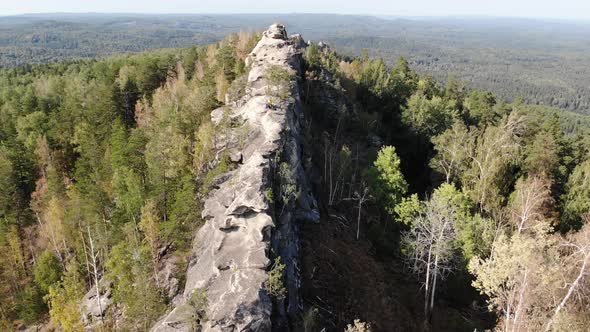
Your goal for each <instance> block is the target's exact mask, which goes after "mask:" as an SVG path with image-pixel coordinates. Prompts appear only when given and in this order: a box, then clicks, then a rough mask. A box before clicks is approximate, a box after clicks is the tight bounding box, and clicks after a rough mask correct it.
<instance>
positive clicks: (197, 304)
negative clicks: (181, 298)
mask: <svg viewBox="0 0 590 332" xmlns="http://www.w3.org/2000/svg"><path fill="white" fill-rule="evenodd" d="M188 303H189V305H190V306H191V307H192V308H193V310H194V311H195V316H196V318H197V319H198V320H200V321H201V322H204V321H206V320H207V308H208V306H209V300H208V299H207V290H206V289H203V288H197V289H195V290H193V292H192V294H191V297H190V299H189V300H188Z"/></svg>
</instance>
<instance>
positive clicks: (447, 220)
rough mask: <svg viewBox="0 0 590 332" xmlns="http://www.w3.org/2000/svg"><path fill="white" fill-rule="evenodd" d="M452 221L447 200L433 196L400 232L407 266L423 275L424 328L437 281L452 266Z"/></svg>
mask: <svg viewBox="0 0 590 332" xmlns="http://www.w3.org/2000/svg"><path fill="white" fill-rule="evenodd" d="M454 224H455V211H454V210H453V208H452V207H451V206H450V204H448V202H445V200H444V199H443V198H433V199H431V200H430V201H428V202H426V204H425V211H424V213H423V214H422V215H420V216H419V217H418V218H417V219H416V220H415V222H414V223H413V224H412V228H411V230H410V231H409V232H407V233H405V234H404V236H403V240H402V241H403V244H404V246H405V247H406V248H407V249H408V261H409V266H410V267H411V269H412V271H413V272H414V273H416V274H417V275H419V276H420V278H422V279H423V285H424V326H425V328H428V326H429V325H430V322H431V318H432V311H433V309H434V299H435V294H436V284H437V281H438V280H439V279H440V280H443V279H444V278H445V277H446V276H447V275H448V273H449V272H451V271H452V269H453V242H454V241H455V238H456V236H455V227H454Z"/></svg>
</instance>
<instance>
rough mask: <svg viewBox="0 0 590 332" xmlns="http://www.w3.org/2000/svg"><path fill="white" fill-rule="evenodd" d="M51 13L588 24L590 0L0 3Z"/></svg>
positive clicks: (1, 11) (4, 11) (2, 8)
mask: <svg viewBox="0 0 590 332" xmlns="http://www.w3.org/2000/svg"><path fill="white" fill-rule="evenodd" d="M52 12H108V13H114V12H127V13H129V12H133V13H293V12H298V13H340V14H373V15H400V16H471V15H478V16H479V15H485V16H519V17H537V18H566V19H590V0H293V1H289V0H213V1H211V0H92V1H90V0H0V16H3V15H14V14H23V13H52Z"/></svg>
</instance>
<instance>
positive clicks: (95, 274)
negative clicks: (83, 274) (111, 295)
mask: <svg viewBox="0 0 590 332" xmlns="http://www.w3.org/2000/svg"><path fill="white" fill-rule="evenodd" d="M87 230H88V240H89V242H90V259H91V261H90V267H92V273H91V274H92V278H93V279H94V280H93V281H94V290H95V291H96V304H98V310H100V322H101V324H102V323H104V321H103V317H102V312H103V311H102V303H101V301H100V286H99V284H98V278H99V277H98V276H99V274H98V270H99V268H98V256H99V252H97V251H96V250H95V248H94V240H93V239H92V233H90V226H88V228H87Z"/></svg>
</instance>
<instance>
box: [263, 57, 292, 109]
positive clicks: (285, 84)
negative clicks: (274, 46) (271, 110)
mask: <svg viewBox="0 0 590 332" xmlns="http://www.w3.org/2000/svg"><path fill="white" fill-rule="evenodd" d="M292 76H293V75H292V74H291V73H289V71H288V70H287V69H285V68H284V67H283V66H279V65H273V66H271V67H269V68H267V69H266V73H265V76H264V77H265V78H266V80H267V81H268V86H267V91H266V93H267V94H268V95H271V96H275V97H277V98H279V100H283V101H284V100H286V99H287V98H288V97H289V95H290V92H291V80H292V79H293V77H292Z"/></svg>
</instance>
